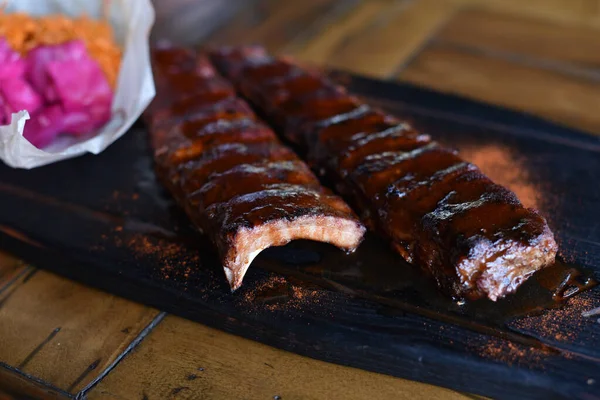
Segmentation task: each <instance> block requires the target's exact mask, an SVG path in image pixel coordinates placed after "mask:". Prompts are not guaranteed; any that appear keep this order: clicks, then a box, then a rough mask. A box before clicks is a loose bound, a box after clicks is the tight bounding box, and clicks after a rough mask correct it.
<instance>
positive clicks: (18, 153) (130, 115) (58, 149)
mask: <svg viewBox="0 0 600 400" xmlns="http://www.w3.org/2000/svg"><path fill="white" fill-rule="evenodd" d="M104 3H105V1H102V0H43V1H42V0H12V1H9V2H8V7H7V9H6V12H15V11H24V12H27V13H29V14H31V15H44V14H52V13H62V14H66V15H70V16H80V15H82V14H87V15H88V16H90V17H93V18H101V17H103V16H104V15H105V12H106V10H105V9H104V8H103V7H104ZM106 4H108V7H109V8H108V17H109V18H108V19H109V21H110V23H111V25H112V26H113V29H114V32H115V37H116V39H117V41H118V42H119V45H120V46H121V47H122V48H123V60H122V63H121V69H120V71H119V77H118V81H117V87H116V91H115V97H114V99H113V105H112V111H113V115H112V119H111V120H110V121H109V123H108V124H107V125H106V126H104V128H103V129H102V130H100V132H96V133H91V134H90V135H87V136H82V137H72V136H67V135H63V136H60V137H59V138H58V140H56V141H55V142H54V143H52V144H51V145H50V146H49V147H47V148H45V149H44V150H41V149H38V148H37V147H35V146H34V145H32V144H31V143H29V141H28V140H27V139H25V138H24V137H23V128H24V126H25V124H26V120H28V119H29V114H28V113H27V111H26V110H25V111H21V112H18V113H16V114H13V115H12V121H11V124H10V125H0V158H1V159H2V160H3V161H4V162H5V163H6V164H8V165H10V166H11V167H14V168H35V167H39V166H41V165H46V164H50V163H53V162H57V161H60V160H64V159H66V158H72V157H76V156H80V155H82V154H85V153H93V154H98V153H101V152H102V151H103V150H104V149H105V148H106V147H108V146H109V145H110V144H111V143H113V142H114V141H115V140H117V139H118V138H120V137H121V136H123V134H125V132H127V130H128V129H129V127H130V126H131V125H132V124H133V123H134V122H135V120H136V119H137V118H138V117H139V116H140V114H141V113H142V111H144V109H145V108H146V107H147V106H148V104H149V103H150V101H151V100H152V98H153V97H154V94H155V90H154V81H153V78H152V70H151V68H150V54H149V39H148V38H149V35H150V28H151V27H152V24H153V23H154V9H153V8H152V5H151V4H150V0H110V1H109V2H108V3H106Z"/></svg>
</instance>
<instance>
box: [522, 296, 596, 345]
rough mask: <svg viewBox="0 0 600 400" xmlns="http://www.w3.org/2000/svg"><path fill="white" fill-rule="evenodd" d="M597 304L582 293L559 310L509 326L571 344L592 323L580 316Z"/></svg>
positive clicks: (590, 297)
mask: <svg viewBox="0 0 600 400" xmlns="http://www.w3.org/2000/svg"><path fill="white" fill-rule="evenodd" d="M597 303H598V301H597V300H594V298H593V297H592V296H591V295H589V293H583V294H581V295H579V296H575V297H572V298H570V299H569V300H567V301H566V302H565V303H564V304H563V305H562V306H561V307H560V308H556V309H549V310H546V311H545V312H544V313H543V314H541V315H534V316H529V317H526V318H522V319H520V320H516V321H514V322H513V323H512V324H511V325H512V326H513V327H515V328H517V329H522V330H526V331H535V332H539V333H540V334H541V335H543V336H544V337H547V338H549V339H552V340H555V341H557V342H572V341H574V340H575V339H577V337H579V335H580V334H581V333H582V332H583V331H584V330H585V329H589V327H590V322H593V321H591V320H587V319H584V318H582V315H583V313H584V312H585V310H590V309H591V308H593V307H594V306H595V305H597Z"/></svg>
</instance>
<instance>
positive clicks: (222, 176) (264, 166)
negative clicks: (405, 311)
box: [144, 48, 365, 289]
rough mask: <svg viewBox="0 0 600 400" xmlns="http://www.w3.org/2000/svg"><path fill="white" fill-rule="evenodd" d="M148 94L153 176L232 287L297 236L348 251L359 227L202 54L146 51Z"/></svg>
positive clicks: (359, 233) (360, 233)
mask: <svg viewBox="0 0 600 400" xmlns="http://www.w3.org/2000/svg"><path fill="white" fill-rule="evenodd" d="M153 68H154V75H155V80H156V86H157V96H156V99H155V101H154V102H153V103H152V104H151V105H150V107H149V108H148V110H147V112H146V114H145V116H144V118H145V120H146V121H147V122H148V124H149V126H150V132H151V144H152V148H153V151H154V158H155V162H156V169H157V173H158V175H159V177H160V179H161V180H162V181H163V183H164V184H165V185H166V186H167V187H168V188H169V189H170V191H171V192H172V193H173V195H174V197H175V198H176V200H177V201H178V203H179V204H180V205H181V206H182V207H183V208H184V209H185V211H186V213H187V214H188V216H189V217H190V218H191V220H192V221H193V222H194V224H195V225H196V226H197V227H198V228H199V229H200V230H201V231H203V232H204V233H205V234H207V235H208V236H209V237H210V239H211V240H212V242H213V243H214V244H215V246H216V248H217V250H218V253H219V256H220V258H221V261H222V264H223V267H224V270H225V275H226V277H227V279H228V281H229V284H230V285H231V288H232V289H237V288H238V287H239V286H240V285H241V283H242V279H243V277H244V274H245V273H246V271H247V269H248V267H249V265H250V263H251V262H252V260H253V259H254V257H256V255H257V254H258V253H260V252H261V251H262V250H264V249H265V248H267V247H270V246H280V245H284V244H286V243H288V242H289V241H291V240H295V239H310V240H316V241H321V242H327V243H331V244H333V245H336V246H338V247H340V248H341V249H343V250H345V251H347V252H352V251H354V250H355V249H356V247H357V246H358V245H359V243H360V242H361V240H362V237H363V235H364V232H365V228H364V226H363V225H362V224H361V223H360V222H359V220H358V219H357V217H356V216H355V215H354V213H353V212H352V211H351V209H350V208H349V207H348V205H347V204H346V203H345V202H344V201H343V200H342V199H341V198H339V197H338V196H336V195H334V194H333V193H331V192H330V191H328V190H327V189H325V188H323V187H322V186H321V185H320V183H319V181H318V180H317V178H316V177H315V176H314V175H313V173H312V172H311V170H310V168H309V167H308V166H307V165H306V164H305V163H304V162H303V161H302V160H300V159H299V158H298V157H297V156H296V154H295V153H294V152H293V151H291V150H290V149H289V148H288V147H286V146H284V145H283V144H282V143H281V142H280V141H279V140H278V139H277V137H276V136H275V134H274V133H273V131H272V130H271V128H269V127H268V126H267V125H266V124H265V123H263V122H261V121H260V120H259V119H258V118H257V117H256V115H255V114H254V112H253V111H252V109H251V108H250V107H249V105H248V104H247V103H246V102H245V101H244V100H242V99H241V98H239V97H237V96H236V93H235V90H234V88H233V87H232V85H231V84H229V83H228V82H227V81H226V80H225V79H223V78H222V77H220V76H219V75H217V73H216V72H215V70H214V68H213V67H212V66H211V64H210V62H209V61H208V59H207V58H206V57H203V56H199V55H197V54H195V53H193V52H191V51H189V50H186V49H181V48H160V49H155V50H154V51H153Z"/></svg>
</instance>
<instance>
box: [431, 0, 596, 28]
mask: <svg viewBox="0 0 600 400" xmlns="http://www.w3.org/2000/svg"><path fill="white" fill-rule="evenodd" d="M443 1H456V0H443ZM597 2H598V0H528V1H521V0H463V3H464V4H476V5H477V6H479V7H483V8H486V9H489V10H492V11H504V12H511V13H513V14H515V15H530V16H536V17H539V18H544V19H547V20H550V21H562V22H565V23H569V24H573V25H578V26H600V20H598V18H597V16H596V15H594V13H590V10H591V9H594V8H595V7H596V4H597Z"/></svg>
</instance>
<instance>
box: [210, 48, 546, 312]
mask: <svg viewBox="0 0 600 400" xmlns="http://www.w3.org/2000/svg"><path fill="white" fill-rule="evenodd" d="M211 57H212V60H213V62H215V64H216V65H217V67H218V68H219V69H221V70H222V71H223V72H224V73H225V74H226V75H227V76H228V77H229V78H230V79H232V80H233V81H234V82H235V84H236V86H237V87H238V89H239V90H240V91H241V92H242V94H243V95H244V96H246V97H247V98H248V99H250V101H251V102H252V103H254V105H255V106H256V107H257V108H259V109H260V110H261V112H262V113H264V114H265V115H267V117H268V118H270V119H271V120H272V121H273V122H274V123H275V124H276V126H277V127H279V128H281V129H282V131H283V132H284V134H285V135H286V137H287V138H288V140H290V141H292V142H294V143H295V144H297V145H298V146H299V147H300V148H302V149H303V150H305V151H306V153H307V155H308V158H309V161H310V163H311V165H313V166H314V167H315V170H317V171H320V172H322V173H324V174H326V175H328V177H329V178H330V179H333V180H334V181H335V182H336V187H337V188H338V190H339V191H340V192H341V193H342V194H344V195H345V196H347V198H348V199H350V200H351V201H352V202H353V203H354V205H355V207H356V208H357V209H358V210H359V211H360V212H361V214H362V217H363V219H364V220H365V222H366V223H367V224H368V225H369V226H370V227H373V228H374V229H376V230H377V231H379V232H380V233H382V234H383V235H384V236H386V237H388V238H389V239H390V241H391V243H392V246H393V247H394V248H395V249H396V250H397V251H398V252H399V253H400V254H401V255H402V256H403V257H404V258H405V259H406V260H407V261H409V262H412V263H415V264H417V265H419V266H421V267H422V268H423V269H425V270H426V271H427V272H428V273H430V274H431V275H432V276H433V277H434V278H435V280H436V281H437V283H438V285H439V286H440V287H441V288H442V289H444V290H445V291H447V292H449V293H450V294H452V295H454V296H457V297H468V298H479V297H484V296H487V297H489V298H490V299H492V300H496V299H498V298H500V297H503V296H505V295H506V294H507V293H511V292H513V291H514V290H516V288H517V287H518V286H519V285H520V284H521V283H523V282H524V281H525V280H526V279H527V278H528V277H529V276H530V275H531V274H533V273H534V272H535V271H537V270H539V269H540V268H543V267H544V266H547V265H549V264H551V263H552V262H554V258H555V255H556V251H557V246H556V243H555V241H554V237H553V235H552V232H551V231H550V229H549V228H548V225H547V224H546V221H545V219H544V218H543V217H542V216H540V215H539V214H538V212H537V211H535V210H532V209H527V208H525V207H523V206H522V205H521V203H520V202H519V200H518V199H517V198H516V196H515V195H514V193H512V192H510V191H509V190H508V189H506V188H504V187H501V186H499V185H496V184H494V183H493V182H492V181H491V180H489V179H488V178H487V177H486V176H485V175H483V174H482V173H481V172H480V171H479V169H478V168H477V167H475V166H474V165H472V164H469V163H467V162H465V161H464V160H462V159H461V158H460V157H459V156H458V155H457V154H456V153H455V152H453V151H451V150H448V149H445V148H443V147H441V146H440V145H438V144H437V143H436V142H434V141H432V140H431V138H429V137H428V136H427V135H423V134H420V133H419V132H415V131H414V130H413V129H412V128H411V127H410V126H408V125H407V124H405V123H403V122H402V121H399V120H397V119H396V118H394V117H392V116H390V115H386V114H385V113H383V112H382V111H380V110H377V109H373V108H371V107H370V106H369V105H368V104H365V103H364V102H362V101H361V100H359V99H357V98H356V97H355V96H352V95H351V94H349V93H347V92H346V91H345V90H344V89H343V88H342V87H339V86H336V85H334V84H333V83H332V82H331V81H330V80H328V79H327V78H326V77H324V76H323V75H321V74H318V73H315V72H314V71H311V70H307V69H303V68H301V67H299V66H298V65H295V64H294V63H293V62H291V61H289V60H286V59H273V58H271V57H270V56H268V55H267V54H266V53H265V51H264V50H263V49H261V48H260V47H246V48H224V49H220V50H216V51H213V52H212V54H211Z"/></svg>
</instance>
